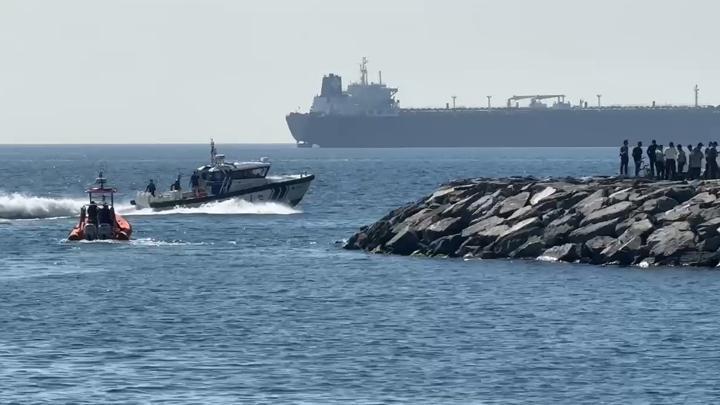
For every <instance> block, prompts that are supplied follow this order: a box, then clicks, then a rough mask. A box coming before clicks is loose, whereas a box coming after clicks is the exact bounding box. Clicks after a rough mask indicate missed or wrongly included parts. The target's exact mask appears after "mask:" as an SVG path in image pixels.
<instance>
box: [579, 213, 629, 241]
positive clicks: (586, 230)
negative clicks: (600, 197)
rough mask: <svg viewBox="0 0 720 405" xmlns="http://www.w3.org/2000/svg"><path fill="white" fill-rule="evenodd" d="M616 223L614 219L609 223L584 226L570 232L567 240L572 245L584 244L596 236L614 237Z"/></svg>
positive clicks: (616, 219)
mask: <svg viewBox="0 0 720 405" xmlns="http://www.w3.org/2000/svg"><path fill="white" fill-rule="evenodd" d="M618 222H619V219H618V218H614V219H611V220H609V221H604V222H598V223H595V224H589V225H585V226H583V227H580V228H578V229H576V230H574V231H572V232H570V235H568V238H567V240H568V241H569V242H573V243H584V242H587V241H588V240H590V239H592V238H594V237H596V236H615V225H617V224H618Z"/></svg>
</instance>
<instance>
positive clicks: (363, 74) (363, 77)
mask: <svg viewBox="0 0 720 405" xmlns="http://www.w3.org/2000/svg"><path fill="white" fill-rule="evenodd" d="M367 63H368V60H367V58H366V57H365V56H363V58H362V61H361V62H360V84H363V85H367V84H368V79H367V75H368V71H367Z"/></svg>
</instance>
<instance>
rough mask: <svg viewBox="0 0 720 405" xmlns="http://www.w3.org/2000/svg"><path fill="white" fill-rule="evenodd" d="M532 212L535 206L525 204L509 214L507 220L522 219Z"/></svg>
mask: <svg viewBox="0 0 720 405" xmlns="http://www.w3.org/2000/svg"><path fill="white" fill-rule="evenodd" d="M534 212H535V207H533V206H532V205H526V206H524V207H522V208H520V209H518V210H517V211H515V212H513V213H512V215H510V217H508V220H509V221H513V220H523V219H525V218H528V217H530V216H532V214H533V213H534Z"/></svg>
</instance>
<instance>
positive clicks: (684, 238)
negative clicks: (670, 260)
mask: <svg viewBox="0 0 720 405" xmlns="http://www.w3.org/2000/svg"><path fill="white" fill-rule="evenodd" d="M684 225H686V226H683V224H682V223H681V224H678V225H677V226H676V225H675V224H672V225H667V226H664V227H662V228H660V229H657V230H655V231H654V232H653V233H652V234H650V236H648V239H647V244H648V246H650V254H651V255H652V256H654V257H655V258H656V259H661V258H666V257H671V256H673V255H675V254H677V253H678V252H682V251H683V250H688V249H692V248H694V247H695V234H694V233H692V231H690V230H689V229H690V226H689V224H687V223H685V224H684Z"/></svg>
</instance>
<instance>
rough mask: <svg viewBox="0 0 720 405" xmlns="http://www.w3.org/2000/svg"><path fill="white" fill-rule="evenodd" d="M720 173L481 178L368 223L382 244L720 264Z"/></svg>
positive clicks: (360, 242)
mask: <svg viewBox="0 0 720 405" xmlns="http://www.w3.org/2000/svg"><path fill="white" fill-rule="evenodd" d="M719 196H720V181H717V180H711V181H699V182H697V181H696V182H668V181H651V180H634V179H633V180H622V179H615V178H591V179H584V180H579V179H572V178H568V179H562V180H559V179H549V180H537V179H533V178H509V179H471V180H463V181H456V182H452V183H449V184H446V185H444V186H442V187H441V188H440V189H439V190H437V191H435V192H434V193H433V194H431V195H429V196H426V197H424V198H422V199H421V200H419V201H417V202H414V203H411V204H408V205H406V206H403V207H401V208H398V209H396V210H393V211H392V212H390V213H389V214H387V215H386V216H385V217H383V218H382V219H380V220H379V221H378V222H376V223H374V224H372V225H370V226H366V227H363V228H361V229H360V231H359V232H358V233H356V234H355V235H353V236H352V237H351V238H350V239H349V240H348V242H347V243H346V245H345V248H346V249H362V250H366V251H369V252H373V253H391V254H399V255H425V256H443V257H469V258H483V259H494V258H518V259H520V258H522V259H536V258H537V259H540V260H549V261H566V262H582V263H592V264H620V265H640V266H643V267H645V266H653V265H687V266H717V265H718V262H720V252H719V251H718V248H720V232H718V227H720V198H719Z"/></svg>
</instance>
